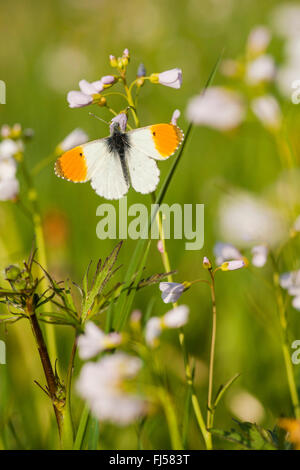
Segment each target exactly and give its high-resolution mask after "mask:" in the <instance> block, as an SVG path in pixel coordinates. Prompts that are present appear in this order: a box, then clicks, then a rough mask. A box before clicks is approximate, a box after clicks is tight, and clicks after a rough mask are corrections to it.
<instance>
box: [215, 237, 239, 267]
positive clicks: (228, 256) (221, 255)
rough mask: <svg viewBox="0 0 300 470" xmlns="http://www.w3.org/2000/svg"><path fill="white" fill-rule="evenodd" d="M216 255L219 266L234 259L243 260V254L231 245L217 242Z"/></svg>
mask: <svg viewBox="0 0 300 470" xmlns="http://www.w3.org/2000/svg"><path fill="white" fill-rule="evenodd" d="M214 254H215V257H216V263H217V264H218V265H219V264H222V263H224V261H229V260H232V259H235V260H241V259H243V255H242V254H241V252H240V251H239V250H238V249H237V248H236V247H235V246H234V245H232V244H231V243H222V242H217V243H216V244H215V246H214Z"/></svg>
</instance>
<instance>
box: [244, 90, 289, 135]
mask: <svg viewBox="0 0 300 470" xmlns="http://www.w3.org/2000/svg"><path fill="white" fill-rule="evenodd" d="M251 108H252V111H253V112H254V114H255V115H256V117H257V118H258V119H259V120H260V121H261V123H262V124H263V125H264V126H265V127H267V128H269V129H271V130H278V129H279V128H280V126H281V120H282V115H281V110H280V107H279V104H278V101H277V100H276V98H274V96H272V95H264V96H260V97H259V98H255V99H254V100H253V101H252V103H251Z"/></svg>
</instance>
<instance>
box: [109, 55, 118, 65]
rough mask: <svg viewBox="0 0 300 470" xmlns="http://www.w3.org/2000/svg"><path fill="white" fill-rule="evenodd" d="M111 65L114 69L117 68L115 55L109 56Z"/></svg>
mask: <svg viewBox="0 0 300 470" xmlns="http://www.w3.org/2000/svg"><path fill="white" fill-rule="evenodd" d="M109 63H110V65H111V66H112V67H117V65H118V62H117V59H116V58H115V56H114V55H110V56H109Z"/></svg>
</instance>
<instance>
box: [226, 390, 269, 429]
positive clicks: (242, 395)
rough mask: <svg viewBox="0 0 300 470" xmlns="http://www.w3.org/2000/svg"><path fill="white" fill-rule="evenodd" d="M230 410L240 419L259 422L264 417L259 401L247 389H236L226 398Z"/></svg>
mask: <svg viewBox="0 0 300 470" xmlns="http://www.w3.org/2000/svg"><path fill="white" fill-rule="evenodd" d="M227 403H228V406H229V408H230V411H231V412H232V413H233V414H234V415H235V416H236V417H237V418H238V419H240V420H241V421H248V422H251V423H260V422H261V421H262V420H263V419H264V417H265V410H264V407H263V405H262V404H261V402H260V401H259V400H258V399H257V398H256V397H254V396H253V395H252V394H250V393H249V392H248V391H246V390H243V389H238V390H237V391H235V392H234V393H233V394H231V395H230V397H229V399H227Z"/></svg>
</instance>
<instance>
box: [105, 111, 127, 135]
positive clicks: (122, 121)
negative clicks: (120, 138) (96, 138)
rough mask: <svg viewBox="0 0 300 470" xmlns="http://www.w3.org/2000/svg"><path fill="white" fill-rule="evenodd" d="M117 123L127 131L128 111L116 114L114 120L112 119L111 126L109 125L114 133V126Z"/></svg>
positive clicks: (123, 130) (122, 129)
mask: <svg viewBox="0 0 300 470" xmlns="http://www.w3.org/2000/svg"><path fill="white" fill-rule="evenodd" d="M116 124H117V125H118V127H120V129H121V131H122V132H125V131H126V126H127V115H126V113H120V114H118V115H117V116H115V117H114V118H112V120H111V121H110V126H109V129H110V133H111V134H112V132H113V130H114V128H115V127H116Z"/></svg>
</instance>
